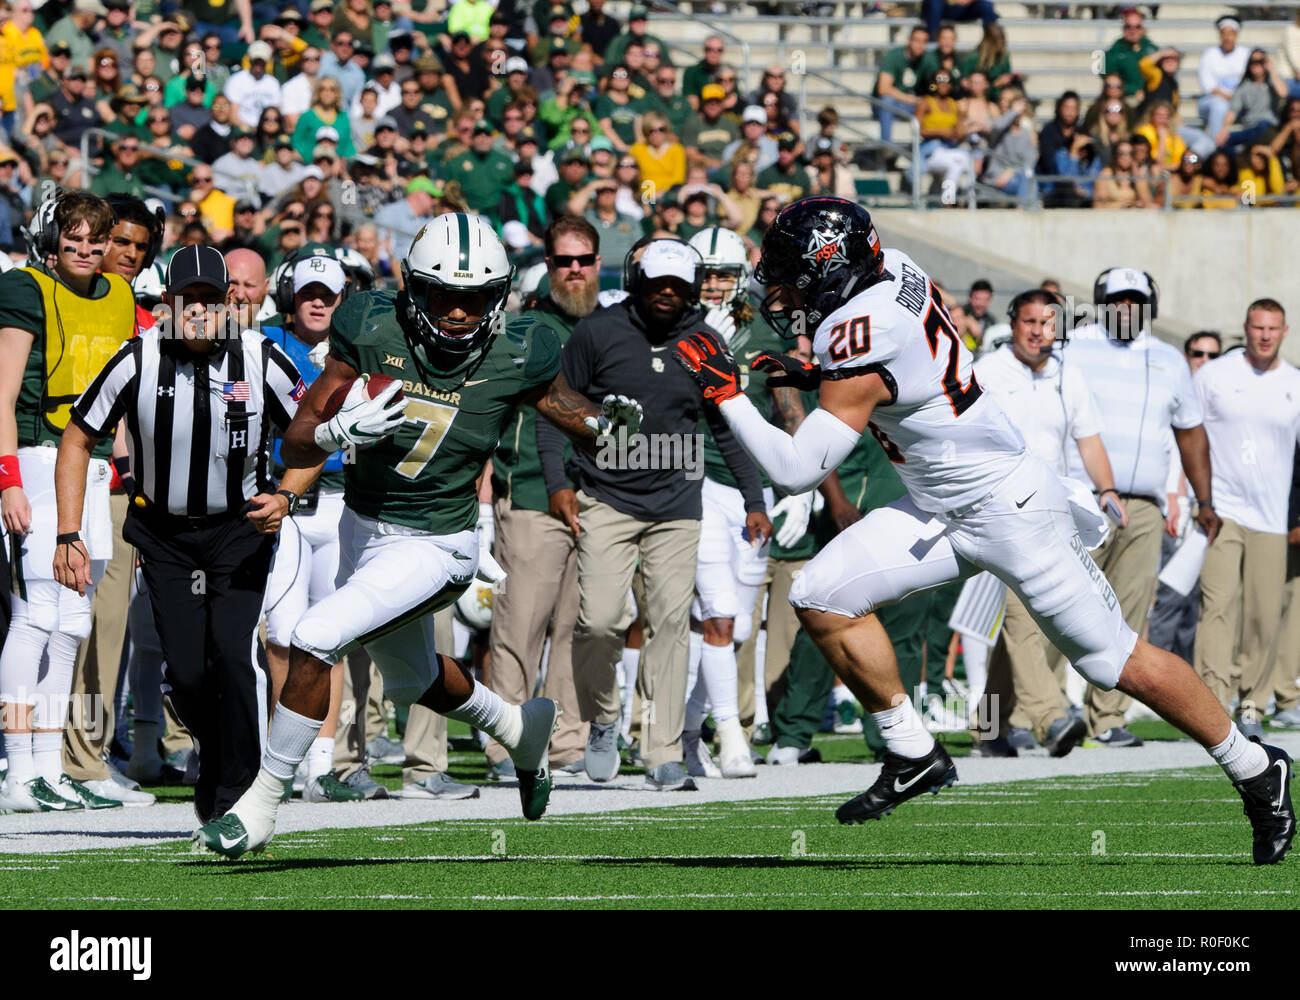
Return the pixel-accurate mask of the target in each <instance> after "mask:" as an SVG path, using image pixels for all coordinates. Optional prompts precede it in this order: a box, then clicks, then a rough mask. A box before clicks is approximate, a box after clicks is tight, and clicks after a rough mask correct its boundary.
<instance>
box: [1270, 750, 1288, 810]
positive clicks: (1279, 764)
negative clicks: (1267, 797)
mask: <svg viewBox="0 0 1300 1000" xmlns="http://www.w3.org/2000/svg"><path fill="white" fill-rule="evenodd" d="M1273 766H1274V767H1276V768H1277V771H1278V776H1279V780H1280V781H1281V784H1280V785H1279V786H1278V792H1277V801H1276V802H1274V803H1273V812H1275V813H1279V814H1280V813H1281V812H1282V798H1283V796H1285V795H1286V761H1284V760H1275V761H1274V762H1273Z"/></svg>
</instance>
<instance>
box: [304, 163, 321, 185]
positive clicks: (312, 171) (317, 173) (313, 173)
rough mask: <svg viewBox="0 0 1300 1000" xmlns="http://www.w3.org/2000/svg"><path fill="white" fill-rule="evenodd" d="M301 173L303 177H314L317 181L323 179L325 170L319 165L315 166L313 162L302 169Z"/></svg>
mask: <svg viewBox="0 0 1300 1000" xmlns="http://www.w3.org/2000/svg"><path fill="white" fill-rule="evenodd" d="M302 175H303V177H304V178H306V177H315V178H316V179H317V180H318V181H323V180H324V179H325V172H324V171H323V170H321V168H320V167H318V166H316V164H314V163H313V164H312V165H311V166H309V167H308V168H307V169H306V170H304V171H303V172H302Z"/></svg>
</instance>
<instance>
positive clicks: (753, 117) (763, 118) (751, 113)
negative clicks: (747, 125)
mask: <svg viewBox="0 0 1300 1000" xmlns="http://www.w3.org/2000/svg"><path fill="white" fill-rule="evenodd" d="M740 120H741V122H757V123H758V124H759V125H766V124H767V112H766V111H764V110H763V109H762V108H761V107H760V106H759V105H757V104H751V105H749V106H748V107H747V108H745V110H744V112H743V113H742V114H741V116H740Z"/></svg>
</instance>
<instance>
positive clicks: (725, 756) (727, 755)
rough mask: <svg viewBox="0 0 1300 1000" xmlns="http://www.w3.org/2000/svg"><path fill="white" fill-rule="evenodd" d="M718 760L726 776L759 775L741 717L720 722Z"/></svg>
mask: <svg viewBox="0 0 1300 1000" xmlns="http://www.w3.org/2000/svg"><path fill="white" fill-rule="evenodd" d="M718 761H719V764H720V765H721V767H722V776H723V777H724V778H753V777H756V776H757V775H758V769H757V768H755V767H754V760H753V758H752V757H751V756H750V754H749V743H748V742H747V741H746V740H745V730H743V729H742V728H741V727H740V720H739V719H727V720H726V721H725V722H719V723H718Z"/></svg>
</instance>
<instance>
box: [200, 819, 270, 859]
mask: <svg viewBox="0 0 1300 1000" xmlns="http://www.w3.org/2000/svg"><path fill="white" fill-rule="evenodd" d="M272 831H274V827H272ZM190 839H191V840H193V841H194V843H195V845H196V848H197V849H198V850H206V851H211V852H212V853H213V854H220V855H221V856H222V857H223V858H230V859H232V860H233V859H235V858H242V857H243V856H244V855H245V854H261V853H262V851H264V850H266V845H267V844H269V843H270V842H271V838H270V837H269V836H268V837H267V838H266V839H265V840H263V841H262V842H261V843H257V842H256V841H255V840H254V839H253V838H252V837H250V836H249V833H248V830H246V829H245V828H244V824H243V821H242V820H240V818H239V817H238V816H236V815H235V814H234V813H233V812H229V813H226V815H224V816H222V817H221V818H220V819H214V820H213V821H212V822H211V823H205V824H204V825H203V826H201V827H199V828H198V829H197V830H195V831H194V836H193V837H191V838H190Z"/></svg>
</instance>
